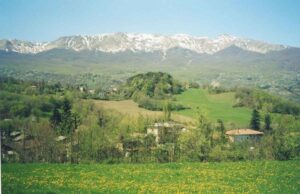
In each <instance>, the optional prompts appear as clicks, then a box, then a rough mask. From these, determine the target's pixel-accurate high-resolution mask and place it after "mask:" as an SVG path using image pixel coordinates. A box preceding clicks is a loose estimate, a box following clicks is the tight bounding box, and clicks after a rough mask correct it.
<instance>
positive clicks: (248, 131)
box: [226, 129, 264, 135]
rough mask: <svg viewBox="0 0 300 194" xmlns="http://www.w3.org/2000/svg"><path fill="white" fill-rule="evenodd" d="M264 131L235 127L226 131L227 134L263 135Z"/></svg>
mask: <svg viewBox="0 0 300 194" xmlns="http://www.w3.org/2000/svg"><path fill="white" fill-rule="evenodd" d="M263 134H264V133H263V132H260V131H256V130H253V129H234V130H229V131H226V135H263Z"/></svg>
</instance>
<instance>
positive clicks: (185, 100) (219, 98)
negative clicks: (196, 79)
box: [176, 89, 251, 127]
mask: <svg viewBox="0 0 300 194" xmlns="http://www.w3.org/2000/svg"><path fill="white" fill-rule="evenodd" d="M176 99H177V101H178V102H179V103H181V104H184V105H186V106H189V107H190V108H191V109H186V110H182V111H178V112H177V113H179V114H182V115H185V116H191V117H194V118H197V116H198V114H199V112H200V113H202V114H203V113H204V114H206V115H207V116H208V117H209V118H211V119H213V120H217V119H222V120H223V122H225V123H227V125H229V123H230V122H232V123H234V124H235V125H236V126H235V127H248V125H249V122H250V118H251V110H250V109H248V108H233V107H232V106H233V105H234V104H235V98H234V93H233V92H227V93H221V94H209V93H208V91H207V90H203V89H189V90H187V91H185V92H184V93H182V94H180V95H177V96H176Z"/></svg>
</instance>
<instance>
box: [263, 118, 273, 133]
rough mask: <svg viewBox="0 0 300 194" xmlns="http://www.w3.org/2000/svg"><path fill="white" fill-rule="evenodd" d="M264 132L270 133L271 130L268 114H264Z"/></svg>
mask: <svg viewBox="0 0 300 194" xmlns="http://www.w3.org/2000/svg"><path fill="white" fill-rule="evenodd" d="M264 130H265V132H268V133H270V132H271V130H272V127H271V116H270V115H269V114H266V116H265V127H264Z"/></svg>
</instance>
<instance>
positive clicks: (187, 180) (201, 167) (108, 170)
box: [1, 161, 300, 193]
mask: <svg viewBox="0 0 300 194" xmlns="http://www.w3.org/2000/svg"><path fill="white" fill-rule="evenodd" d="M1 176H2V177H1V178H2V192H3V193H196V192H197V193H198V192H200V193H224V192H225V193H299V192H300V182H299V180H300V161H286V162H279V161H259V162H235V163H174V164H173V163H169V164H135V165H132V164H115V165H107V164H89V165H88V164H87V165H84V164H80V165H71V164H3V165H2V175H1Z"/></svg>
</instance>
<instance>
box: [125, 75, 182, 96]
mask: <svg viewBox="0 0 300 194" xmlns="http://www.w3.org/2000/svg"><path fill="white" fill-rule="evenodd" d="M182 91H183V86H182V85H181V84H180V83H179V82H178V81H176V80H174V78H173V77H172V76H171V75H169V74H167V73H162V72H148V73H145V74H137V75H135V76H132V77H130V78H129V79H128V80H127V82H126V84H125V85H124V87H123V89H122V93H123V95H124V96H125V97H128V98H131V97H132V98H138V97H141V96H148V97H153V98H156V99H164V98H168V97H170V96H172V95H173V94H179V93H180V92H182Z"/></svg>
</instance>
